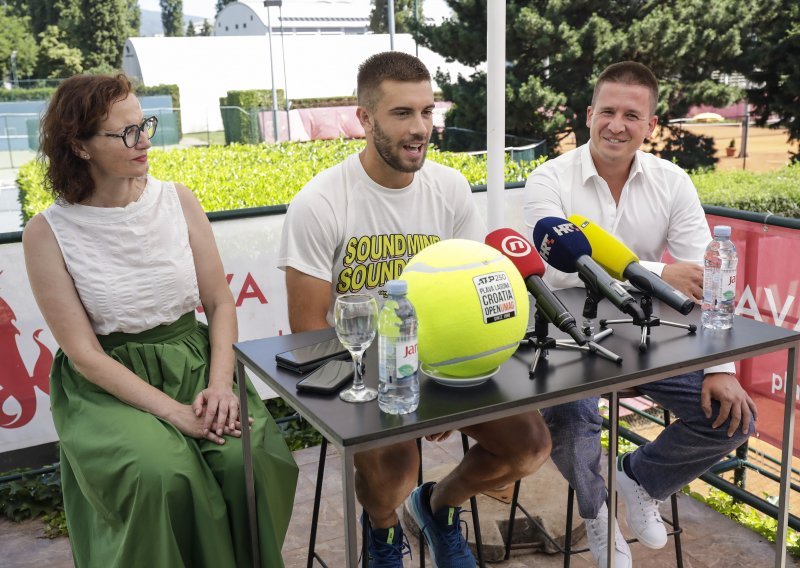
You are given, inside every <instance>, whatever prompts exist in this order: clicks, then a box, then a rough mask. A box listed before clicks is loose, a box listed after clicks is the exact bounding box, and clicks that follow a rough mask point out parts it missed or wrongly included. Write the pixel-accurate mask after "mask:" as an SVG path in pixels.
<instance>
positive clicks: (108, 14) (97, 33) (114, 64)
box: [74, 0, 130, 73]
mask: <svg viewBox="0 0 800 568" xmlns="http://www.w3.org/2000/svg"><path fill="white" fill-rule="evenodd" d="M82 8H83V9H82V12H83V19H82V20H81V22H80V24H79V25H78V26H77V30H76V31H77V37H75V38H74V40H76V46H77V47H80V48H81V51H82V52H83V58H84V68H85V69H86V70H87V71H89V72H91V73H98V72H100V73H108V72H111V71H113V70H115V69H119V68H120V67H121V66H122V48H123V46H124V45H125V40H126V39H128V34H129V31H130V30H129V28H128V26H129V23H128V22H129V20H128V3H127V0H91V1H89V0H84V1H83V2H82Z"/></svg>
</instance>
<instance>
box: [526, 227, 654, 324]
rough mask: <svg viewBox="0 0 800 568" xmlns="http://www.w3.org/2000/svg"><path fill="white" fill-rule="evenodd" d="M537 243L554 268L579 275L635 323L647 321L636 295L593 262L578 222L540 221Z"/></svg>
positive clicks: (535, 234)
mask: <svg viewBox="0 0 800 568" xmlns="http://www.w3.org/2000/svg"><path fill="white" fill-rule="evenodd" d="M533 242H534V245H535V246H536V249H537V250H538V251H539V254H541V255H542V258H543V259H544V260H545V261H546V262H547V263H548V264H549V265H550V266H552V267H553V268H555V269H557V270H560V271H561V272H577V273H578V274H579V276H580V278H581V280H583V281H584V283H585V284H586V287H587V288H590V289H591V290H592V291H594V292H595V293H598V294H601V295H603V296H604V297H606V298H608V299H609V300H611V302H612V303H613V304H614V305H615V306H616V307H617V308H618V309H619V310H620V311H622V312H624V313H626V314H628V315H629V316H631V317H632V318H633V319H634V320H644V319H646V316H645V315H644V312H643V311H642V308H641V307H639V304H637V303H636V300H635V299H634V298H633V296H631V295H630V294H629V293H628V292H627V291H626V290H625V289H624V288H623V287H622V285H621V284H620V283H619V282H617V281H616V280H614V279H613V278H611V276H609V275H608V273H607V272H606V271H605V270H604V269H603V268H602V267H601V266H600V265H599V264H597V262H595V261H594V260H593V259H592V246H591V245H590V244H589V241H588V239H587V238H586V236H585V235H584V234H583V233H582V232H581V230H580V229H579V228H578V227H577V226H576V225H575V224H574V223H570V222H569V221H567V220H566V219H562V218H560V217H544V218H542V219H539V221H538V222H537V223H536V226H535V227H534V229H533Z"/></svg>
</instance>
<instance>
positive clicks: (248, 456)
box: [236, 359, 261, 568]
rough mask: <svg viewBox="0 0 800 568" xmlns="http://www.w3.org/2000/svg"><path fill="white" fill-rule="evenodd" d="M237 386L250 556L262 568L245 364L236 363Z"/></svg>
mask: <svg viewBox="0 0 800 568" xmlns="http://www.w3.org/2000/svg"><path fill="white" fill-rule="evenodd" d="M236 386H237V387H238V388H239V412H240V416H241V422H242V453H243V455H244V483H245V491H246V494H247V517H248V520H249V526H250V534H249V537H250V556H251V558H252V560H253V568H258V567H259V566H261V551H260V549H259V547H258V518H257V517H256V487H255V483H254V481H253V454H252V450H251V447H250V423H249V417H250V413H249V412H248V410H247V375H246V374H245V372H244V363H242V362H241V361H239V360H238V359H237V361H236Z"/></svg>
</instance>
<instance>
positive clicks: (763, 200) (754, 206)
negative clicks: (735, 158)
mask: <svg viewBox="0 0 800 568" xmlns="http://www.w3.org/2000/svg"><path fill="white" fill-rule="evenodd" d="M691 177H692V181H693V182H694V184H695V186H696V187H697V193H698V195H699V196H700V201H701V202H702V203H703V204H705V205H719V206H722V207H730V208H732V209H741V210H742V211H756V212H761V213H772V214H774V215H781V216H784V217H795V218H800V164H795V165H792V166H788V167H785V168H782V169H780V170H776V171H773V172H766V173H755V172H749V171H740V170H735V171H720V172H697V173H694V174H692V175H691Z"/></svg>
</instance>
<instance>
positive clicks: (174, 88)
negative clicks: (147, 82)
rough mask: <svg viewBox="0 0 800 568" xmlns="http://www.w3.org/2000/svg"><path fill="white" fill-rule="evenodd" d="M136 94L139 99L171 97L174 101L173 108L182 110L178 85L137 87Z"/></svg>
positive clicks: (135, 88) (135, 87)
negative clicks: (161, 96)
mask: <svg viewBox="0 0 800 568" xmlns="http://www.w3.org/2000/svg"><path fill="white" fill-rule="evenodd" d="M133 90H134V92H135V93H136V96H137V97H154V96H156V95H169V96H170V98H171V99H172V108H181V90H180V88H179V87H178V85H153V86H152V87H145V86H144V85H135V86H134V89H133Z"/></svg>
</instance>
